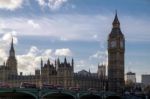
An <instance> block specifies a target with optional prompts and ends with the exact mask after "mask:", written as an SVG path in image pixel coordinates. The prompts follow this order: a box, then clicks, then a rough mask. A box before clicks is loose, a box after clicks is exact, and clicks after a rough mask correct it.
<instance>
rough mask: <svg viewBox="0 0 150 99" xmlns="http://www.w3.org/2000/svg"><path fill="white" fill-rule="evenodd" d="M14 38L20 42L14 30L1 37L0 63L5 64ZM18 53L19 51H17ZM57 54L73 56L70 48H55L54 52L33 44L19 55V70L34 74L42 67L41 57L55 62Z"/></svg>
mask: <svg viewBox="0 0 150 99" xmlns="http://www.w3.org/2000/svg"><path fill="white" fill-rule="evenodd" d="M12 36H13V38H14V44H17V43H18V38H17V34H16V32H14V31H12V32H10V33H5V34H3V36H2V37H0V53H1V55H0V64H3V62H4V61H6V60H7V58H8V55H9V51H8V50H9V49H10V43H11V40H12ZM16 53H17V52H16ZM56 55H57V56H71V55H72V52H71V50H70V49H69V48H62V49H55V51H54V52H53V50H52V49H41V50H40V49H39V48H38V47H36V46H31V47H30V49H29V50H28V51H27V52H26V53H24V54H20V55H18V54H17V55H16V56H17V61H18V72H23V73H25V74H34V71H35V69H37V68H40V61H41V58H42V59H43V60H44V62H45V60H47V59H48V58H49V59H50V60H51V62H52V63H54V59H55V57H56Z"/></svg>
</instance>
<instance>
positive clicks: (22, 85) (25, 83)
mask: <svg viewBox="0 0 150 99" xmlns="http://www.w3.org/2000/svg"><path fill="white" fill-rule="evenodd" d="M20 88H37V87H36V84H32V83H28V82H21V84H20Z"/></svg>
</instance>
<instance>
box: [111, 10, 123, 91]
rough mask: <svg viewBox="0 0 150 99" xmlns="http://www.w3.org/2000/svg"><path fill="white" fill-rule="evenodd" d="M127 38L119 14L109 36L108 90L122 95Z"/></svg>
mask: <svg viewBox="0 0 150 99" xmlns="http://www.w3.org/2000/svg"><path fill="white" fill-rule="evenodd" d="M124 54H125V38H124V35H123V33H122V32H121V29H120V22H119V20H118V16H117V12H116V16H115V19H114V21H113V23H112V30H111V32H110V34H109V36H108V88H109V91H113V92H118V93H121V92H122V90H123V88H124V83H125V82H124Z"/></svg>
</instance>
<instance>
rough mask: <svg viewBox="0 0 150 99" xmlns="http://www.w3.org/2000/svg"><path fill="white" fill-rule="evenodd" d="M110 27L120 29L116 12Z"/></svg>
mask: <svg viewBox="0 0 150 99" xmlns="http://www.w3.org/2000/svg"><path fill="white" fill-rule="evenodd" d="M112 25H113V28H119V27H120V22H119V19H118V15H117V11H116V14H115V18H114V21H113V23H112Z"/></svg>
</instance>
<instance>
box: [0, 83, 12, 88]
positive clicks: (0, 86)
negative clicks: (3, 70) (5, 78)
mask: <svg viewBox="0 0 150 99" xmlns="http://www.w3.org/2000/svg"><path fill="white" fill-rule="evenodd" d="M0 88H10V85H9V84H8V83H3V82H0Z"/></svg>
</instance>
